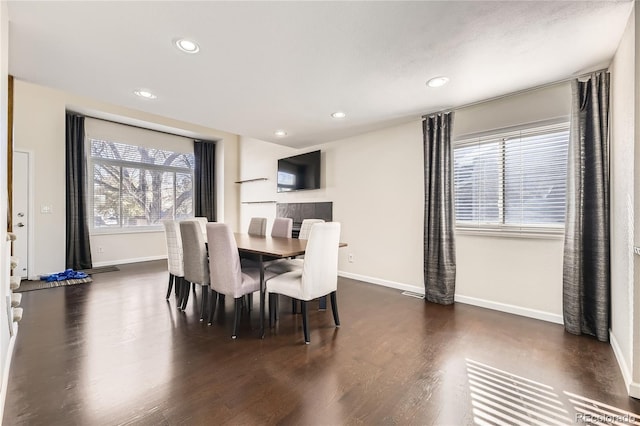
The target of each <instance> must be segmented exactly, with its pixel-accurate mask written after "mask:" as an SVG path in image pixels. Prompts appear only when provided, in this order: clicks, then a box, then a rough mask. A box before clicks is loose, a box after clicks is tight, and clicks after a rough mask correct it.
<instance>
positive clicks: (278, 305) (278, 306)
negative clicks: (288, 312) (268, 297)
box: [274, 294, 280, 321]
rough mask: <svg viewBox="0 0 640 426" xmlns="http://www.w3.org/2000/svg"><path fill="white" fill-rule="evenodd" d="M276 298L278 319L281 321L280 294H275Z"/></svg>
mask: <svg viewBox="0 0 640 426" xmlns="http://www.w3.org/2000/svg"><path fill="white" fill-rule="evenodd" d="M274 299H275V302H274V304H275V306H276V307H275V310H276V321H280V295H278V294H275V295H274Z"/></svg>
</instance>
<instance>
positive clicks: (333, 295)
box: [331, 291, 340, 327]
mask: <svg viewBox="0 0 640 426" xmlns="http://www.w3.org/2000/svg"><path fill="white" fill-rule="evenodd" d="M331 311H333V321H335V323H336V327H340V317H339V316H338V302H337V301H336V292H335V291H332V292H331Z"/></svg>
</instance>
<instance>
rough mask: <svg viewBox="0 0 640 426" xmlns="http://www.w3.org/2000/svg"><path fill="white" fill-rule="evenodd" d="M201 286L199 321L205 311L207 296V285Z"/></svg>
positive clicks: (201, 319)
mask: <svg viewBox="0 0 640 426" xmlns="http://www.w3.org/2000/svg"><path fill="white" fill-rule="evenodd" d="M201 287H202V305H200V322H203V321H204V316H205V314H206V313H207V312H206V309H207V296H208V295H209V286H208V285H203V286H201Z"/></svg>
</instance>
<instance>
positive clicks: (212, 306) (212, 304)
mask: <svg viewBox="0 0 640 426" xmlns="http://www.w3.org/2000/svg"><path fill="white" fill-rule="evenodd" d="M209 293H210V294H209V325H212V324H213V316H214V314H215V313H216V303H217V302H218V300H217V299H218V292H216V291H215V290H214V289H212V288H210V289H209Z"/></svg>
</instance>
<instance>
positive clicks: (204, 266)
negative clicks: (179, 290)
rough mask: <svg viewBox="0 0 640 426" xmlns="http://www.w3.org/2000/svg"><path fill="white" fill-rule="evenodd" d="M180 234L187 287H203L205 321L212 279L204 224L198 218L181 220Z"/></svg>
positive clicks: (201, 311)
mask: <svg viewBox="0 0 640 426" xmlns="http://www.w3.org/2000/svg"><path fill="white" fill-rule="evenodd" d="M205 229H206V228H205ZM180 235H181V237H182V249H183V253H184V279H185V281H187V288H188V285H189V284H188V283H192V284H198V285H200V286H201V287H202V301H201V306H200V321H204V317H205V311H206V306H207V296H208V294H209V281H210V280H209V260H208V255H207V246H206V245H205V236H204V235H203V234H202V226H201V224H200V223H199V221H197V220H185V221H182V222H180ZM187 293H188V292H187ZM194 297H195V296H194ZM186 303H187V302H186V300H185V301H184V304H183V306H182V309H183V310H184V309H185V308H186Z"/></svg>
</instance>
